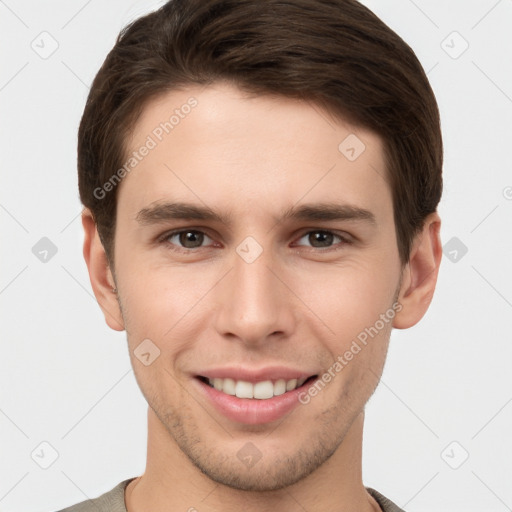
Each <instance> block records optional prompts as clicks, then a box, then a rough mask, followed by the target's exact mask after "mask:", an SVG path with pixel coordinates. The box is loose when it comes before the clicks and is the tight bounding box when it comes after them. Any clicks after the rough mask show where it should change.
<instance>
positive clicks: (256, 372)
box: [197, 366, 317, 383]
mask: <svg viewBox="0 0 512 512" xmlns="http://www.w3.org/2000/svg"><path fill="white" fill-rule="evenodd" d="M313 375H317V373H316V372H314V371H312V372H307V371H306V372H305V371H303V370H296V369H294V368H288V367H285V366H268V367H266V368H259V369H254V368H241V367H224V368H210V369H208V370H204V371H200V372H198V373H197V376H198V377H206V378H208V379H215V378H218V379H233V380H243V381H245V382H252V383H254V382H262V381H265V380H272V381H276V380H279V379H284V380H291V379H301V378H306V379H307V378H308V377H312V376H313Z"/></svg>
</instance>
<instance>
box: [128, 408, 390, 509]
mask: <svg viewBox="0 0 512 512" xmlns="http://www.w3.org/2000/svg"><path fill="white" fill-rule="evenodd" d="M363 422H364V413H361V414H360V415H359V416H358V417H357V418H356V420H355V421H354V423H353V424H352V425H351V427H350V429H349V430H348V432H347V434H346V436H345V437H344V439H343V441H342V443H341V444H340V445H339V447H338V448H337V450H336V451H335V452H334V454H333V455H332V456H331V457H330V458H329V459H328V460H327V461H326V462H325V463H324V464H323V465H322V466H320V467H319V468H318V469H317V470H316V471H314V472H313V473H311V474H310V475H309V476H307V477H306V478H304V479H302V480H300V481H299V482H297V483H295V484H293V485H290V486H288V487H286V488H283V489H279V490H275V491H266V492H253V491H244V490H239V489H233V488H231V487H228V486H225V485H222V484H219V483H217V482H214V481H213V480H211V479H210V478H209V477H208V476H206V475H205V474H203V473H202V472H201V471H200V470H199V469H198V468H197V467H196V466H195V465H194V464H193V463H192V462H191V461H190V459H188V457H187V456H186V455H185V454H184V453H183V452H182V451H181V450H180V448H179V447H178V445H177V444H176V443H175V441H174V439H173V438H172V437H171V436H170V435H169V433H168V432H167V430H166V429H165V427H164V425H163V424H162V423H161V422H160V420H159V419H158V418H157V417H156V416H155V414H154V412H153V411H152V409H151V408H149V409H148V454H147V463H146V471H145V472H144V474H143V475H142V476H141V477H139V478H137V479H135V480H133V481H132V482H130V484H129V485H128V487H127V488H126V492H125V502H126V507H127V510H128V512H142V511H144V510H152V512H171V511H174V510H183V511H190V512H194V511H201V512H218V511H220V510H222V512H234V511H239V510H244V511H246V512H260V511H262V510H272V509H277V508H278V507H284V509H285V510H287V511H290V512H295V511H297V512H299V511H300V512H303V511H304V510H307V511H308V512H321V511H325V510H333V511H335V510H339V511H341V510H343V511H344V512H356V511H357V512H375V511H379V510H380V507H379V506H378V504H377V503H376V502H375V500H374V499H373V498H372V497H371V496H370V495H369V494H368V493H367V492H366V489H365V488H364V486H363V482H362V472H361V460H362V434H363Z"/></svg>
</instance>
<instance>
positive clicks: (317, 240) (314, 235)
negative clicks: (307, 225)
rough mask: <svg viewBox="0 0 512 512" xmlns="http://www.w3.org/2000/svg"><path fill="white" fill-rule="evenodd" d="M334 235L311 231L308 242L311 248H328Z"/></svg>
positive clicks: (326, 232)
mask: <svg viewBox="0 0 512 512" xmlns="http://www.w3.org/2000/svg"><path fill="white" fill-rule="evenodd" d="M333 240H334V235H333V234H332V233H329V232H328V231H313V232H311V233H309V236H308V241H309V243H310V244H311V245H312V246H313V247H330V246H331V245H332V243H333Z"/></svg>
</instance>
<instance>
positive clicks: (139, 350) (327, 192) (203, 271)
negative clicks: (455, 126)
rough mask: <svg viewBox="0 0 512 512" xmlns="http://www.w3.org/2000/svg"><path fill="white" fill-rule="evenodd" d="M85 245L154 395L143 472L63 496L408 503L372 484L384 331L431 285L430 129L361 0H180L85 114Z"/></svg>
mask: <svg viewBox="0 0 512 512" xmlns="http://www.w3.org/2000/svg"><path fill="white" fill-rule="evenodd" d="M78 167H79V185H80V194H81V199H82V202H83V204H84V206H85V209H84V212H83V217H82V220H83V226H84V230H85V243H84V256H85V260H86V262H87V266H88V269H89V274H90V278H91V284H92V287H93V290H94V293H95V295H96V298H97V300H98V302H99V305H100V307H101V308H102V310H103V312H104V315H105V319H106V322H107V324H108V325H109V326H110V327H111V328H112V329H115V330H126V333H127V339H128V345H129V351H130V357H131V361H132V365H133V369H134V372H135V376H136V379H137V382H138V384H139V386H140V388H141V390H142V393H143V395H144V397H145V398H146V400H147V402H148V404H149V408H148V451H147V466H146V471H145V472H144V474H143V475H142V476H139V477H137V478H132V479H129V480H126V481H124V482H121V483H120V484H119V485H117V486H116V487H115V488H114V489H112V491H110V492H108V493H106V494H105V495H103V496H101V497H99V498H97V499H95V500H91V501H88V502H84V503H82V504H79V505H75V506H74V507H70V508H68V509H66V511H68V512H70V511H73V512H77V511H89V510H90V511H93V510H105V511H107V510H109V511H110V510H116V511H128V512H142V511H151V512H163V511H178V510H183V511H186V510H188V511H195V510H197V511H200V512H203V511H205V512H206V511H234V510H237V511H238V510H244V511H267V510H276V509H278V508H279V509H282V510H286V511H295V510H297V511H299V510H300V511H303V510H307V511H309V512H314V511H326V510H333V511H334V510H340V511H341V510H343V511H354V512H355V511H358V512H360V511H364V512H370V511H377V510H383V511H395V512H396V511H399V510H400V509H399V508H398V507H397V506H396V505H395V504H393V503H392V502H391V501H390V500H388V499H386V498H385V497H384V496H383V495H382V494H380V493H378V492H377V491H375V490H373V489H370V488H365V487H364V485H363V482H362V476H361V475H362V469H361V452H362V432H363V420H364V408H365V404H366V403H367V401H368V399H369V397H370V396H371V395H372V393H373V391H374V390H375V388H376V386H377V384H378V381H379V378H380V376H381V374H382V370H383V366H384V361H385V358H386V352H387V347H388V343H389V337H390V333H391V330H392V328H393V327H394V328H397V329H405V328H408V327H411V326H413V325H415V324H416V323H417V322H418V321H419V320H420V319H421V318H422V316H423V315H424V314H425V312H426V310H427V308H428V306H429V304H430V301H431V299H432V295H433V292H434V288H435V284H436V280H437V274H438V269H439V264H440V260H441V243H440V238H439V228H440V219H439V216H438V214H437V212H436V209H437V205H438V202H439V200H440V196H441V189H442V179H441V168H442V142H441V133H440V127H439V114H438V109H437V105H436V101H435V98H434V95H433V93H432V90H431V88H430V86H429V84H428V81H427V79H426V76H425V74H424V72H423V70H422V68H421V65H420V64H419V62H418V60H417V59H416V57H415V55H414V53H413V52H412V50H411V49H410V48H409V47H408V46H407V45H406V44H405V43H404V42H403V41H402V40H401V39H400V38H399V37H398V36H397V35H396V34H395V33H394V32H393V31H391V30H390V29H389V28H388V27H387V26H385V25H384V24H383V23H382V22H381V21H380V20H379V19H378V18H377V17H376V16H375V15H373V14H372V13H371V12H370V11H369V10H368V9H366V8H365V7H364V6H362V5H361V4H359V3H358V2H357V1H355V0H294V1H293V2H283V1H282V0H265V1H263V0H237V1H232V0H173V1H170V2H168V3H167V4H166V5H164V6H163V7H162V8H161V9H159V10H158V11H156V12H154V13H151V14H149V15H147V16H144V17H142V18H140V19H138V20H136V21H135V22H134V23H133V24H132V25H130V26H129V27H127V28H126V29H125V30H124V31H123V32H122V33H121V35H120V37H119V38H118V40H117V42H116V45H115V46H114V48H113V50H112V51H111V52H110V54H109V55H108V57H107V59H106V60H105V63H104V64H103V66H102V68H101V69H100V71H99V73H98V75H97V76H96V78H95V80H94V83H93V85H92V87H91V91H90V94H89V98H88V101H87V105H86V108H85V112H84V115H83V118H82V122H81V125H80V130H79V144H78Z"/></svg>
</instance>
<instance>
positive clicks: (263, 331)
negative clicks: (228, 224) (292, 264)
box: [216, 251, 297, 346]
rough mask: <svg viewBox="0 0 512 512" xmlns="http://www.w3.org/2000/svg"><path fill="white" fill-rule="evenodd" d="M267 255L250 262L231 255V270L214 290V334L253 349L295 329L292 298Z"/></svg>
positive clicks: (268, 252)
mask: <svg viewBox="0 0 512 512" xmlns="http://www.w3.org/2000/svg"><path fill="white" fill-rule="evenodd" d="M280 273H281V274H282V272H280V270H279V265H278V264H277V262H276V261H275V258H274V257H273V256H272V254H271V253H270V251H263V253H262V254H261V255H260V256H259V257H258V258H257V259H256V260H255V261H253V262H250V263H249V262H247V261H245V260H244V259H243V258H242V257H240V256H239V254H236V253H235V254H234V255H233V268H232V270H231V271H230V272H229V274H228V276H226V277H227V279H224V280H223V281H222V283H220V284H221V286H220V287H219V289H218V290H217V292H218V294H219V296H218V297H217V299H218V301H219V302H218V303H219V304H220V307H219V310H218V314H217V316H216V329H217V332H218V333H219V334H220V335H222V336H224V337H230V338H232V339H237V340H239V341H240V342H243V343H244V344H246V345H251V346H256V345H262V344H265V343H266V342H268V341H275V340H277V339H280V338H286V337H289V336H290V334H291V333H292V332H293V330H294V327H295V325H296V319H295V317H294V311H297V307H295V308H294V304H293V294H292V293H290V291H289V290H288V288H287V287H286V285H285V284H284V283H285V279H284V276H282V275H280Z"/></svg>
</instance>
